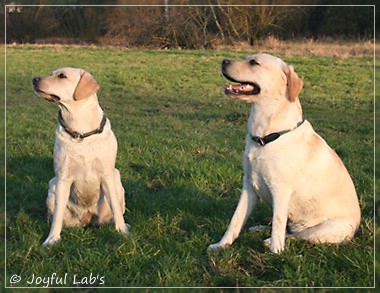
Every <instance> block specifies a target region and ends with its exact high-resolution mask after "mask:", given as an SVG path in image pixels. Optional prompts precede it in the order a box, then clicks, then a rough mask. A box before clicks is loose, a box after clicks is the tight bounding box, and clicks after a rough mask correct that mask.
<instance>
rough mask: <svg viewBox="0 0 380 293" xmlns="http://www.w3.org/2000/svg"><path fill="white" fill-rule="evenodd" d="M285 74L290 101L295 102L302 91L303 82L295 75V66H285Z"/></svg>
mask: <svg viewBox="0 0 380 293" xmlns="http://www.w3.org/2000/svg"><path fill="white" fill-rule="evenodd" d="M284 72H285V74H286V80H287V90H288V97H289V100H290V101H292V102H294V101H295V100H296V98H297V97H298V95H299V93H300V92H301V90H302V87H303V82H302V79H301V78H299V77H298V75H297V73H295V71H294V68H293V66H285V68H284Z"/></svg>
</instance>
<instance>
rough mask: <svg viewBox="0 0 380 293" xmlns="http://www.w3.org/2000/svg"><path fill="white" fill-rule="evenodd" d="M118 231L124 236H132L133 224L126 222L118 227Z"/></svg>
mask: <svg viewBox="0 0 380 293" xmlns="http://www.w3.org/2000/svg"><path fill="white" fill-rule="evenodd" d="M116 230H117V231H119V232H120V233H121V234H123V235H124V236H130V235H131V225H129V224H124V225H123V226H121V227H118V228H116Z"/></svg>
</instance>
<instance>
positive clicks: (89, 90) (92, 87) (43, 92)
mask: <svg viewBox="0 0 380 293" xmlns="http://www.w3.org/2000/svg"><path fill="white" fill-rule="evenodd" d="M99 88H100V87H99V85H98V84H97V82H96V81H95V79H94V78H93V77H92V75H91V74H90V73H88V72H86V71H84V70H83V69H78V68H61V69H57V70H55V71H54V72H53V74H51V75H50V76H44V77H34V78H33V89H34V91H35V92H36V94H37V95H38V96H40V97H42V98H44V99H46V100H48V101H55V102H59V103H69V102H71V101H79V100H83V99H85V98H87V97H89V96H91V95H93V94H96V93H97V92H98V91H99Z"/></svg>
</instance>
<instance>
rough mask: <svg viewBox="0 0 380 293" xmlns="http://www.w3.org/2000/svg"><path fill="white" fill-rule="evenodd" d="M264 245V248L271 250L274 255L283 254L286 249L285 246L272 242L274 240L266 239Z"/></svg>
mask: <svg viewBox="0 0 380 293" xmlns="http://www.w3.org/2000/svg"><path fill="white" fill-rule="evenodd" d="M263 243H264V246H265V247H267V248H269V249H270V251H271V252H273V253H281V252H283V251H284V249H285V246H284V244H281V243H275V242H273V241H272V238H268V239H265V240H264V241H263Z"/></svg>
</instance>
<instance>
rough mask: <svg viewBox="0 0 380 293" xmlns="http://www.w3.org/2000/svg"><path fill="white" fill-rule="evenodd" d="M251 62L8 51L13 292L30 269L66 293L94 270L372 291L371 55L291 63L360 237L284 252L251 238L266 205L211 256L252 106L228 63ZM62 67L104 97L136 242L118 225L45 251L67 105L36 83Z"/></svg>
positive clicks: (168, 54)
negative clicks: (230, 93) (338, 170)
mask: <svg viewBox="0 0 380 293" xmlns="http://www.w3.org/2000/svg"><path fill="white" fill-rule="evenodd" d="M247 54H248V53H241V52H239V53H237V52H216V51H143V50H130V51H127V50H118V49H105V48H85V49H84V48H71V47H55V48H54V47H28V46H20V47H18V46H16V47H8V48H7V55H6V56H7V60H6V62H7V70H6V74H7V75H6V76H7V100H6V105H7V109H6V114H7V183H6V184H7V197H6V203H7V206H6V208H7V213H6V220H7V223H6V224H7V226H6V232H7V234H6V237H7V238H6V240H7V241H6V245H7V246H6V276H5V283H6V285H7V286H10V283H9V279H10V277H11V276H12V275H14V274H17V275H19V276H21V278H22V280H21V282H19V283H17V284H14V287H17V286H30V285H28V284H27V283H26V282H27V280H30V278H31V277H32V275H33V274H34V275H35V276H40V277H47V276H51V275H52V273H56V274H57V276H61V277H62V276H64V275H65V273H67V274H68V277H67V284H66V285H67V286H72V285H73V281H74V280H73V278H74V276H76V278H77V279H76V280H78V278H82V277H88V278H89V276H90V274H92V276H97V275H99V276H100V277H104V285H102V286H105V287H114V286H116V287H119V286H121V287H173V286H176V287H193V286H194V287H234V286H242V287H262V286H267V287H283V286H292V287H293V286H294V287H313V286H315V287H366V286H373V285H374V247H373V243H374V227H373V226H374V214H373V211H374V200H373V195H374V192H373V189H374V182H373V177H374V176H373V175H374V174H373V157H374V151H373V143H374V142H373V61H372V59H371V58H350V59H346V58H317V57H310V58H307V57H300V56H287V57H286V58H285V59H286V61H287V62H288V63H290V64H293V65H294V66H295V69H296V71H297V72H298V74H299V76H300V77H301V78H302V79H303V80H304V90H303V92H302V93H301V95H300V98H301V102H302V105H303V111H304V116H305V118H306V119H308V120H309V121H311V122H312V123H313V125H314V128H315V129H316V130H317V131H318V132H319V133H320V134H321V135H322V136H323V137H324V138H325V139H326V140H327V141H328V142H329V144H330V145H331V146H332V147H333V148H334V149H335V150H336V151H337V152H338V154H339V155H340V156H341V158H342V160H343V161H344V162H345V164H346V166H347V168H348V170H349V172H350V173H351V175H352V178H353V181H354V183H355V186H356V189H357V193H358V196H359V200H360V205H361V208H362V214H363V216H362V224H361V227H360V230H359V231H358V233H357V236H356V237H355V238H354V239H353V240H352V241H350V242H349V243H347V244H344V245H318V246H315V245H311V244H309V243H306V242H304V241H300V240H298V241H297V240H287V241H286V251H285V252H284V253H283V254H281V255H274V254H272V253H269V252H268V251H267V250H266V249H265V248H264V247H263V245H262V240H263V239H265V238H267V237H269V232H268V231H267V232H265V231H264V232H258V233H255V234H250V233H249V232H248V229H247V228H248V226H250V225H253V224H265V223H266V222H265V221H267V220H265V218H268V217H270V216H271V211H270V209H269V208H268V207H266V206H265V205H264V204H262V203H260V204H259V205H258V207H257V208H256V209H255V210H254V212H253V215H252V216H251V217H250V219H249V220H248V223H247V225H246V226H245V227H244V228H243V231H242V233H241V235H240V238H239V239H238V240H237V241H236V242H235V243H234V245H233V246H232V247H231V248H228V249H226V250H225V251H222V252H218V253H212V254H207V253H206V248H207V246H208V245H209V244H211V243H214V242H216V241H219V239H220V237H221V236H222V235H223V233H224V231H225V229H226V227H227V225H228V223H229V220H230V219H231V216H232V214H233V211H234V209H235V207H236V205H237V203H238V199H239V195H240V188H241V184H242V167H241V157H242V153H243V150H244V137H245V131H246V120H247V118H248V115H249V110H250V108H249V105H247V104H244V103H241V102H238V101H236V100H231V99H228V98H224V97H223V93H222V85H223V84H224V83H225V80H224V78H223V77H222V76H221V75H220V73H219V68H220V62H221V60H222V59H224V58H242V57H244V56H245V55H247ZM280 57H281V56H280ZM66 66H73V67H81V68H85V69H86V70H88V71H90V72H91V73H92V74H93V75H94V77H95V78H96V79H97V81H98V83H99V84H100V86H101V88H102V89H101V91H100V93H99V100H100V103H101V106H102V107H103V109H104V110H105V111H106V114H107V116H108V117H109V118H110V120H111V123H112V127H113V130H114V132H115V134H116V136H117V138H118V142H119V152H118V158H117V168H119V170H120V172H121V176H122V182H123V185H124V187H125V190H126V202H127V212H126V214H125V218H126V220H127V222H128V223H129V224H131V226H132V236H131V237H129V238H123V237H122V236H121V235H119V234H118V233H116V232H115V231H114V228H113V225H111V224H110V225H105V226H101V227H99V228H94V227H93V228H88V229H74V228H71V229H64V230H63V231H62V235H61V236H62V240H61V241H60V242H59V243H58V244H57V245H55V246H53V247H51V248H47V249H46V248H43V247H41V243H42V242H43V240H44V239H45V237H46V236H47V234H48V232H49V228H50V225H49V223H48V221H47V215H46V207H45V198H46V195H47V189H48V181H49V179H50V178H51V177H53V162H52V159H53V157H52V149H53V142H54V133H55V127H56V123H57V107H56V106H55V105H54V104H51V103H48V102H46V101H43V100H42V99H39V98H38V97H37V96H35V95H34V94H33V92H32V88H31V79H32V77H34V76H39V75H48V74H50V73H51V72H52V71H53V70H54V69H56V68H59V67H66ZM310 184H312V183H310ZM97 285H99V283H95V284H94V285H93V286H97ZM40 286H42V285H40Z"/></svg>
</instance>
